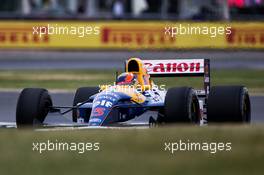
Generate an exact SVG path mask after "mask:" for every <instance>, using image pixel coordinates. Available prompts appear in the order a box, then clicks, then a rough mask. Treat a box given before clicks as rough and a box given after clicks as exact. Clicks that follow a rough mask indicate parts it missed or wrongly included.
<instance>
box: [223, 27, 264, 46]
mask: <svg viewBox="0 0 264 175" xmlns="http://www.w3.org/2000/svg"><path fill="white" fill-rule="evenodd" d="M231 31H232V32H231V34H230V35H226V41H227V42H228V43H229V44H240V45H241V44H248V45H256V44H261V45H264V28H263V29H252V28H251V29H242V28H239V29H238V28H236V29H234V28H233V29H231Z"/></svg>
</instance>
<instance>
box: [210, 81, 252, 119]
mask: <svg viewBox="0 0 264 175" xmlns="http://www.w3.org/2000/svg"><path fill="white" fill-rule="evenodd" d="M207 120H208V122H232V123H234V122H235V123H237V122H244V123H249V122H250V120H251V107H250V98H249V94H248V90H247V89H246V88H245V87H244V86H215V87H212V88H211V90H210V94H209V97H208V109H207Z"/></svg>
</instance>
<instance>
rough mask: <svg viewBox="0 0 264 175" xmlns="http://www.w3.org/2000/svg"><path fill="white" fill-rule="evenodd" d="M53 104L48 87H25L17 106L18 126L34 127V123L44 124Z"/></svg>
mask: <svg viewBox="0 0 264 175" xmlns="http://www.w3.org/2000/svg"><path fill="white" fill-rule="evenodd" d="M51 106H52V100H51V97H50V95H49V93H48V91H47V90H46V89H41V88H25V89H23V90H22V92H21V93H20V96H19V98H18V102H17V108H16V123H17V127H18V128H19V127H23V126H27V127H32V126H33V125H34V124H42V123H43V121H44V120H45V118H46V116H47V114H48V112H49V109H50V107H51Z"/></svg>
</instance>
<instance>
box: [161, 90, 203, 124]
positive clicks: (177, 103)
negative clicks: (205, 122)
mask: <svg viewBox="0 0 264 175" xmlns="http://www.w3.org/2000/svg"><path fill="white" fill-rule="evenodd" d="M163 121H164V122H165V123H199V121H200V109H199V101H198V98H197V96H196V93H195V91H194V90H193V89H192V88H190V87H174V88H170V89H169V90H168V91H167V94H166V97H165V107H164V117H163Z"/></svg>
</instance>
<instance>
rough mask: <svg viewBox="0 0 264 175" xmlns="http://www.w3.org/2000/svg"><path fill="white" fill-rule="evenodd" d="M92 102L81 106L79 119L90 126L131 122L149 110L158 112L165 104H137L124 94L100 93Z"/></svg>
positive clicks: (92, 98)
mask: <svg viewBox="0 0 264 175" xmlns="http://www.w3.org/2000/svg"><path fill="white" fill-rule="evenodd" d="M90 99H91V100H92V102H89V103H85V104H83V105H81V106H79V110H78V111H79V118H80V119H81V121H83V122H84V123H88V125H89V126H106V125H111V124H115V123H118V122H124V121H128V120H131V119H133V118H135V117H137V116H140V115H142V114H143V113H145V112H146V111H147V110H151V109H152V110H157V109H159V108H160V107H163V106H164V104H163V103H153V102H152V101H151V100H145V101H144V102H143V103H140V104H139V103H137V102H134V101H132V100H131V96H129V95H127V94H125V93H122V92H100V93H98V94H96V95H94V96H91V97H90Z"/></svg>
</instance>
